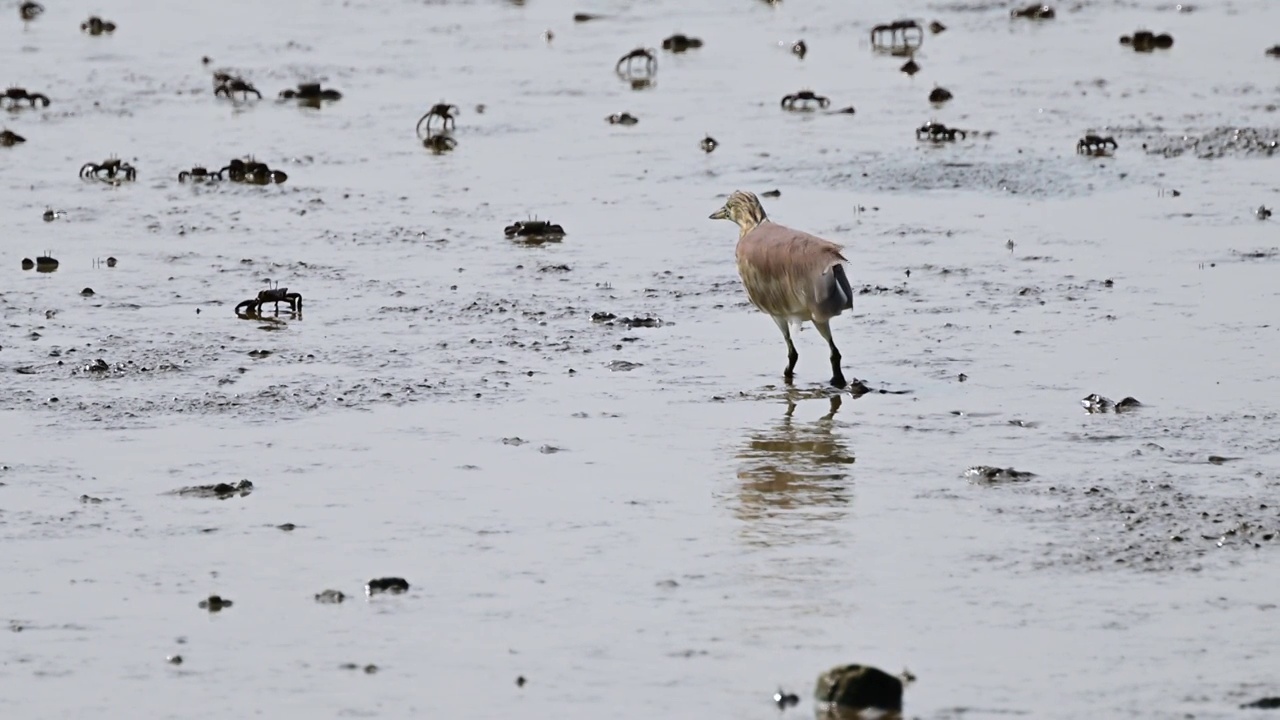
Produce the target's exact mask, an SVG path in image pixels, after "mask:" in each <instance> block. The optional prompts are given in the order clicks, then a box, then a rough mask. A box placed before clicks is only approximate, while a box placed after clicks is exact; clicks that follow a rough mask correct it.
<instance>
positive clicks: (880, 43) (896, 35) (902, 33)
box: [871, 20, 924, 48]
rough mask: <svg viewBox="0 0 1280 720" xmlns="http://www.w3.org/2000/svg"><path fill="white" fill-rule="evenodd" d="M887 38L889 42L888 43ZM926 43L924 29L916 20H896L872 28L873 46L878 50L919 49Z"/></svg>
mask: <svg viewBox="0 0 1280 720" xmlns="http://www.w3.org/2000/svg"><path fill="white" fill-rule="evenodd" d="M886 36H888V37H887V40H888V42H886ZM923 42H924V29H923V28H921V27H920V23H918V22H916V21H915V20H895V21H893V22H891V23H887V24H884V25H876V26H875V27H873V28H871V45H872V47H876V48H891V47H898V46H906V47H910V48H918V47H920V44H921V43H923Z"/></svg>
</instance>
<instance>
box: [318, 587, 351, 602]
mask: <svg viewBox="0 0 1280 720" xmlns="http://www.w3.org/2000/svg"><path fill="white" fill-rule="evenodd" d="M346 599H347V596H346V595H345V594H343V592H342V591H341V590H325V591H324V592H318V593H316V602H318V603H321V604H323V605H337V604H338V603H340V602H342V601H343V600H346Z"/></svg>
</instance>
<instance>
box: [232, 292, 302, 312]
mask: <svg viewBox="0 0 1280 720" xmlns="http://www.w3.org/2000/svg"><path fill="white" fill-rule="evenodd" d="M267 303H274V304H275V311H276V312H277V313H278V312H280V303H288V304H289V312H292V313H299V314H300V313H301V312H302V294H301V293H296V292H295V293H291V292H289V288H282V287H277V288H271V289H270V290H262V291H259V292H258V296H257V297H255V298H251V299H249V300H245V301H244V302H242V303H240V304H239V305H236V314H237V315H240V316H242V317H249V316H253V315H257V314H259V313H261V312H262V306H263V305H266V304H267Z"/></svg>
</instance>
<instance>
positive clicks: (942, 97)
mask: <svg viewBox="0 0 1280 720" xmlns="http://www.w3.org/2000/svg"><path fill="white" fill-rule="evenodd" d="M951 97H952V96H951V91H950V90H948V89H946V88H944V87H935V88H934V89H933V90H932V91H930V92H929V102H931V103H944V102H946V101H948V100H950V99H951Z"/></svg>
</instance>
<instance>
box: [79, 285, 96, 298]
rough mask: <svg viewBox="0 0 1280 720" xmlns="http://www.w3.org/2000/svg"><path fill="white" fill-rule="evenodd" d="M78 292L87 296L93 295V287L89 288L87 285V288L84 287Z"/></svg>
mask: <svg viewBox="0 0 1280 720" xmlns="http://www.w3.org/2000/svg"><path fill="white" fill-rule="evenodd" d="M80 294H81V295H83V296H84V297H89V296H91V295H93V294H94V292H93V288H91V287H87V288H85V289H83V290H81V291H80Z"/></svg>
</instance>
